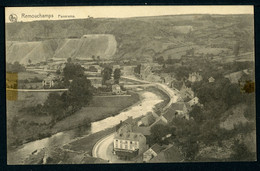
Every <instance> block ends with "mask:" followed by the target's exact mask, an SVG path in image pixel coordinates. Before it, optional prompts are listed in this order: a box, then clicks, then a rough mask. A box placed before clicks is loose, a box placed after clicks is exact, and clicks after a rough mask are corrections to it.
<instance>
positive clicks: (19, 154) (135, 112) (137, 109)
mask: <svg viewBox="0 0 260 171" xmlns="http://www.w3.org/2000/svg"><path fill="white" fill-rule="evenodd" d="M140 96H141V101H140V102H139V103H136V104H135V105H133V106H131V107H129V108H127V109H126V110H124V111H122V112H121V113H119V114H118V115H116V116H113V117H108V118H106V119H103V120H100V121H97V122H92V123H91V128H89V129H87V130H83V131H81V133H80V134H79V130H78V129H73V130H69V131H64V132H59V133H57V134H54V135H52V136H51V137H48V138H44V139H41V140H36V141H32V142H29V143H26V144H24V145H22V146H21V148H19V149H18V150H16V151H15V152H12V153H10V154H8V155H10V156H9V157H8V158H10V159H9V160H8V164H22V163H23V161H24V160H25V159H26V158H27V157H28V156H30V155H31V154H32V153H33V152H39V151H40V150H41V149H43V148H48V147H54V146H63V145H65V144H67V143H70V142H71V141H75V139H77V138H80V137H85V136H88V135H90V134H93V133H97V132H99V131H103V130H105V129H108V128H112V127H114V126H116V125H117V124H119V123H120V121H121V120H122V121H124V120H126V119H127V118H128V117H129V116H130V117H131V116H132V117H133V118H138V117H140V116H142V115H145V114H147V113H148V112H152V111H153V107H154V106H155V105H156V104H158V103H160V102H162V101H163V100H162V98H161V97H159V96H157V95H156V94H155V93H152V92H148V91H142V92H140Z"/></svg>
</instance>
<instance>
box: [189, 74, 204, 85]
mask: <svg viewBox="0 0 260 171" xmlns="http://www.w3.org/2000/svg"><path fill="white" fill-rule="evenodd" d="M188 80H189V81H190V82H192V83H194V82H197V81H201V80H202V76H201V75H200V73H197V72H193V73H191V74H189V78H188Z"/></svg>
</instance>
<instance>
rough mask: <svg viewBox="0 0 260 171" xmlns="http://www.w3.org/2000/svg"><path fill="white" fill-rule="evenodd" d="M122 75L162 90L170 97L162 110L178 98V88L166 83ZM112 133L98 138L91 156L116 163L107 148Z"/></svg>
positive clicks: (112, 135) (110, 143)
mask: <svg viewBox="0 0 260 171" xmlns="http://www.w3.org/2000/svg"><path fill="white" fill-rule="evenodd" d="M122 77H123V78H127V79H130V80H134V81H139V82H142V83H145V84H151V85H153V86H156V87H157V88H159V89H161V90H162V91H164V92H165V93H166V94H167V95H168V96H169V97H170V101H169V103H168V104H167V105H166V106H165V107H164V110H166V109H167V108H169V107H170V106H171V104H172V103H176V102H177V99H178V95H177V94H178V90H177V89H174V90H173V89H171V88H169V87H168V86H167V85H164V84H161V83H151V82H148V81H145V80H139V79H137V78H134V77H126V76H122ZM140 86H141V85H140ZM114 135H115V133H112V134H110V135H108V136H106V137H103V138H102V139H100V140H99V141H98V142H97V143H96V144H95V145H94V147H93V150H92V156H93V157H96V158H101V159H104V160H107V161H109V162H110V163H118V161H117V160H115V159H113V158H115V157H113V154H112V152H111V149H110V148H109V146H110V145H112V143H113V139H114Z"/></svg>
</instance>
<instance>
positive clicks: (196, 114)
mask: <svg viewBox="0 0 260 171" xmlns="http://www.w3.org/2000/svg"><path fill="white" fill-rule="evenodd" d="M189 114H190V116H191V117H193V118H194V120H195V121H196V122H198V123H201V122H202V121H203V119H205V118H204V117H205V116H204V115H203V112H202V109H201V107H200V106H198V105H195V106H194V107H193V108H192V110H191V111H190V113H189Z"/></svg>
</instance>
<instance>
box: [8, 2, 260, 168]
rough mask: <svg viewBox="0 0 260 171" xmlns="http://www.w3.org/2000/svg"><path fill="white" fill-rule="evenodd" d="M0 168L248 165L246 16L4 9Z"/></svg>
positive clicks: (252, 148) (249, 34) (205, 10)
mask: <svg viewBox="0 0 260 171" xmlns="http://www.w3.org/2000/svg"><path fill="white" fill-rule="evenodd" d="M5 30H6V32H5V34H6V37H5V39H6V42H5V49H6V56H5V59H6V131H7V164H8V165H46V164H47V165H49V164H117V163H129V164H134V163H187V162H238V161H239V162H241V161H243V162H244V161H256V160H257V148H256V144H257V142H256V103H255V45H254V39H255V38H254V36H255V35H254V6H252V5H251V6H249V5H248V6H245V5H240V6H239V5H233V6H228V5H225V6H224V5H222V6H214V5H211V6H198V5H197V6H173V5H169V6H149V5H144V6H67V7H66V6H62V7H58V6H56V7H51V6H49V7H6V8H5Z"/></svg>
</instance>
